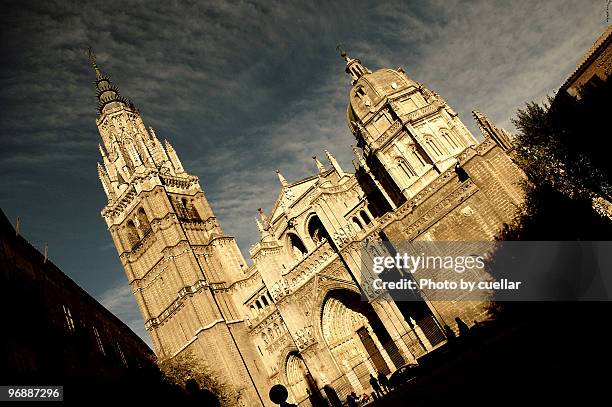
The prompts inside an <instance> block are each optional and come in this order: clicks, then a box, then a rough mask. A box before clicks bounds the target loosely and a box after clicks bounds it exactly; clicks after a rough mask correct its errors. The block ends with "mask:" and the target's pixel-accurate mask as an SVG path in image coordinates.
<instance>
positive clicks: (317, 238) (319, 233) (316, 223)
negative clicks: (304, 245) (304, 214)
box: [308, 216, 329, 244]
mask: <svg viewBox="0 0 612 407" xmlns="http://www.w3.org/2000/svg"><path fill="white" fill-rule="evenodd" d="M308 234H309V235H310V238H311V239H312V241H313V242H314V243H315V244H319V243H320V242H321V241H322V240H323V239H327V240H329V234H328V233H327V230H325V227H324V226H323V223H321V220H320V219H319V217H318V216H313V217H311V218H310V220H309V221H308Z"/></svg>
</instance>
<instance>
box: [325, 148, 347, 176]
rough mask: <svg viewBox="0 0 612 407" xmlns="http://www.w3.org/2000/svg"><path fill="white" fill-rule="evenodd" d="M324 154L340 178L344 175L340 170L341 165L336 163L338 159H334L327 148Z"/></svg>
mask: <svg viewBox="0 0 612 407" xmlns="http://www.w3.org/2000/svg"><path fill="white" fill-rule="evenodd" d="M325 154H326V155H327V159H328V160H329V162H330V163H331V165H332V166H333V167H334V169H335V170H336V172H337V173H338V175H339V176H340V178H342V177H344V171H343V170H342V167H340V164H339V163H338V160H336V157H334V156H333V155H331V153H330V152H329V151H327V150H325Z"/></svg>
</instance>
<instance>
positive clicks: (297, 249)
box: [287, 233, 308, 259]
mask: <svg viewBox="0 0 612 407" xmlns="http://www.w3.org/2000/svg"><path fill="white" fill-rule="evenodd" d="M287 237H288V241H289V249H290V253H291V254H292V255H293V257H295V258H296V259H299V258H301V257H304V255H306V253H308V250H306V246H304V243H302V239H300V238H299V237H298V235H296V234H294V233H289V234H287Z"/></svg>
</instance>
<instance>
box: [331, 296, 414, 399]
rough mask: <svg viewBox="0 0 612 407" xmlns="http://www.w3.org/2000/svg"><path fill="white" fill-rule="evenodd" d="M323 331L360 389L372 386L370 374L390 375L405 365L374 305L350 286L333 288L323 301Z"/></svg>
mask: <svg viewBox="0 0 612 407" xmlns="http://www.w3.org/2000/svg"><path fill="white" fill-rule="evenodd" d="M321 331H322V334H323V338H324V339H325V342H326V344H327V346H328V348H329V349H330V351H331V354H332V356H333V358H334V360H335V362H336V365H337V366H338V367H339V368H340V369H341V370H342V371H343V372H344V373H345V375H346V377H347V379H348V381H349V383H350V384H351V387H353V389H355V391H357V392H363V391H366V390H367V389H368V387H369V385H370V384H369V376H370V373H373V374H374V375H375V376H376V374H377V373H378V372H382V373H385V374H389V373H390V372H391V371H392V370H395V368H396V367H399V366H401V365H402V364H404V363H405V362H404V359H403V357H402V355H401V354H400V352H399V349H398V348H397V346H396V345H395V343H394V342H393V341H392V339H391V336H390V335H389V333H388V332H387V330H386V329H385V327H384V325H383V323H382V321H381V320H380V318H379V317H378V315H377V314H376V312H375V311H374V308H373V307H372V305H371V304H369V303H368V302H365V301H361V296H360V295H359V294H357V293H355V292H352V291H349V290H347V289H337V290H332V291H330V292H329V293H328V294H327V296H326V298H325V300H324V301H323V308H322V311H321Z"/></svg>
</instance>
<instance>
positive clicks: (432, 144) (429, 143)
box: [426, 139, 442, 157]
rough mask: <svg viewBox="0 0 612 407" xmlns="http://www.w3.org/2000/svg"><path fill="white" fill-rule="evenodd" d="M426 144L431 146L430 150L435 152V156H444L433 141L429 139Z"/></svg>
mask: <svg viewBox="0 0 612 407" xmlns="http://www.w3.org/2000/svg"><path fill="white" fill-rule="evenodd" d="M426 143H427V145H428V146H429V149H430V150H431V151H433V153H434V154H436V155H437V156H438V157H440V156H441V155H442V151H441V150H440V148H439V147H438V145H437V144H436V142H435V141H434V140H433V139H428V140H427V141H426Z"/></svg>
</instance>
